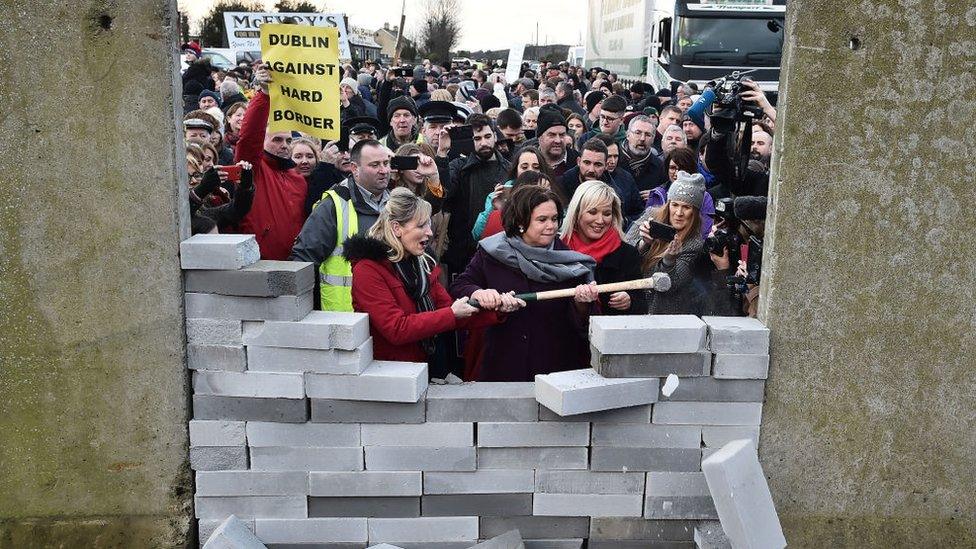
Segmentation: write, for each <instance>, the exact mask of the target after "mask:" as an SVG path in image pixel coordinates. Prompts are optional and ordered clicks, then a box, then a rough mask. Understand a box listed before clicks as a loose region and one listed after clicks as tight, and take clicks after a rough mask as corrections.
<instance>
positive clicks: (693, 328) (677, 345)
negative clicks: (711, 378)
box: [590, 315, 707, 355]
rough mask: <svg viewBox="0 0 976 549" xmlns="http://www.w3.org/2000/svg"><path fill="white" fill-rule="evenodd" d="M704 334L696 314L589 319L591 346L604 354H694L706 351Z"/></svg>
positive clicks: (703, 325) (702, 325)
mask: <svg viewBox="0 0 976 549" xmlns="http://www.w3.org/2000/svg"><path fill="white" fill-rule="evenodd" d="M706 333H707V331H706V327H705V323H704V322H702V321H701V319H699V318H698V317H697V316H695V315H621V316H594V317H591V318H590V344H591V345H592V346H593V347H594V348H595V349H596V350H598V351H600V353H602V354H605V355H639V354H648V353H697V352H699V351H704V350H705V339H706Z"/></svg>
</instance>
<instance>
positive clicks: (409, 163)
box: [390, 156, 420, 172]
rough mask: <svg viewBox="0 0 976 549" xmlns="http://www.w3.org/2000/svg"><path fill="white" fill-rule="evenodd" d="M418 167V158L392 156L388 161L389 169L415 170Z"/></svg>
mask: <svg viewBox="0 0 976 549" xmlns="http://www.w3.org/2000/svg"><path fill="white" fill-rule="evenodd" d="M419 166H420V157H417V156H394V157H393V158H392V159H390V168H392V169H394V170H399V171H401V172H402V171H406V170H416V169H417V168H418V167H419Z"/></svg>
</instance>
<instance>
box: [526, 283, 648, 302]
mask: <svg viewBox="0 0 976 549" xmlns="http://www.w3.org/2000/svg"><path fill="white" fill-rule="evenodd" d="M653 287H654V280H653V279H651V278H638V279H637V280H625V281H623V282H611V283H610V284H598V285H597V287H596V291H597V293H601V294H605V293H610V292H626V291H629V290H649V289H651V288H653ZM574 295H576V288H565V289H563V290H549V291H546V292H537V293H534V294H525V295H516V296H515V297H517V298H519V299H530V300H534V301H545V300H547V299H560V298H563V297H573V296H574ZM532 296H534V297H532Z"/></svg>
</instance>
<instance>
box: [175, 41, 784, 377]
mask: <svg viewBox="0 0 976 549" xmlns="http://www.w3.org/2000/svg"><path fill="white" fill-rule="evenodd" d="M184 54H185V55H186V56H187V60H188V61H189V66H188V68H187V70H186V71H185V73H184V75H183V91H184V96H183V101H184V112H185V115H184V120H183V128H184V134H185V140H186V162H187V172H188V176H189V182H190V193H189V197H190V202H191V211H192V214H193V217H192V230H193V232H194V233H200V232H233V233H248V234H254V235H255V236H256V238H257V240H258V243H259V245H260V248H261V254H262V258H263V259H272V260H292V261H308V262H312V263H314V264H315V266H316V269H317V273H318V276H317V288H316V307H317V308H320V309H323V310H334V311H353V310H355V311H362V312H366V313H369V316H370V327H371V333H372V336H373V349H374V356H375V357H376V358H377V359H381V360H406V361H426V362H428V363H429V365H430V368H429V371H430V375H431V376H432V377H445V376H446V375H447V374H448V373H452V372H453V373H455V374H457V375H460V376H462V377H464V378H465V379H473V380H491V381H527V380H532V379H533V377H534V375H535V374H539V373H549V372H552V371H558V370H570V369H576V368H583V367H586V366H587V365H588V364H589V352H590V351H589V343H588V341H587V325H588V319H589V317H590V316H592V315H616V314H630V315H639V314H697V315H704V314H714V315H753V316H754V315H755V312H756V306H757V300H758V282H759V275H760V272H761V263H760V262H761V251H762V239H763V231H764V224H765V215H766V200H767V199H766V195H767V190H768V179H769V176H768V172H769V160H770V153H771V149H772V143H771V142H772V134H773V132H774V130H775V121H776V111H775V108H774V107H773V106H772V105H771V104H770V102H769V101H768V100H767V98H766V96H765V94H764V93H763V92H762V91H761V90H760V89H759V87H758V86H757V85H756V84H755V83H753V82H751V81H748V80H742V81H741V82H738V83H736V86H735V87H734V88H732V89H733V92H732V93H731V94H730V93H729V92H728V90H729V87H728V86H726V85H725V83H724V82H718V83H709V84H708V85H706V86H702V87H700V88H699V87H696V86H694V85H692V84H685V83H678V82H675V83H673V84H672V86H671V87H670V88H668V89H663V90H655V89H653V88H652V87H650V86H649V85H647V84H643V83H633V84H630V85H625V84H624V83H622V82H620V81H619V80H618V79H617V77H616V75H614V74H612V73H609V72H608V71H604V70H602V69H599V68H590V69H584V68H582V67H573V66H570V65H569V64H567V63H558V64H552V63H544V64H542V66H541V67H540V68H539V69H538V70H537V71H533V70H530V69H529V67H528V66H527V65H523V67H522V68H521V71H520V77H519V78H518V79H517V80H516V81H515V82H506V81H505V77H504V73H503V71H502V70H501V69H493V70H491V69H489V70H484V69H479V68H474V67H467V66H459V65H457V64H455V63H451V64H450V66H438V65H436V64H433V63H431V62H430V61H428V60H424V61H423V62H422V63H417V64H416V65H415V66H404V67H384V66H381V65H380V64H379V63H374V62H367V63H365V64H364V65H363V66H361V67H359V66H355V65H352V64H349V65H346V66H345V67H344V74H343V77H342V79H341V82H340V97H341V106H340V112H341V116H340V118H341V125H340V126H341V132H340V137H339V139H337V140H333V141H328V142H322V141H321V140H319V139H316V138H312V137H310V136H308V135H304V134H301V133H299V132H269V131H267V121H268V114H269V109H270V99H269V95H268V93H269V92H268V90H269V86H270V85H273V82H274V73H273V72H272V71H270V70H269V67H268V66H267V65H265V64H262V63H260V62H257V63H255V64H253V65H244V64H242V65H241V66H239V67H237V68H234V69H232V70H230V71H221V70H218V69H216V68H214V67H211V66H210V65H209V64H208V63H207V62H206V61H205V60H202V59H198V58H197V57H199V52H198V51H196V50H195V49H194V48H193V47H192V45H187V47H186V49H185V50H184ZM732 99H734V101H732ZM743 105H745V106H746V107H745V108H743V107H742V106H743ZM743 110H745V111H748V112H747V113H746V115H743ZM654 273H667V274H668V275H669V277H670V279H671V287H670V289H669V290H667V291H665V292H659V291H654V290H651V291H644V290H635V291H622V292H608V293H599V292H598V291H597V288H596V285H597V284H605V283H610V282H620V281H627V280H635V279H640V278H646V277H650V276H651V275H653V274H654ZM565 288H573V289H574V295H573V297H572V298H571V299H553V300H547V301H534V302H528V303H527V302H526V301H525V300H523V299H521V298H520V297H519V295H520V294H525V293H531V292H540V291H545V290H552V289H565Z"/></svg>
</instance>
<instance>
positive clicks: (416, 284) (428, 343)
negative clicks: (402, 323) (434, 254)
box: [393, 255, 435, 356]
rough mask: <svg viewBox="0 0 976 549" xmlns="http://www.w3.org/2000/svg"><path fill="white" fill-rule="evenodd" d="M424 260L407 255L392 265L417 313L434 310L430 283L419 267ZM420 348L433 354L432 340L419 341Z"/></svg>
mask: <svg viewBox="0 0 976 549" xmlns="http://www.w3.org/2000/svg"><path fill="white" fill-rule="evenodd" d="M421 261H424V258H423V257H422V256H421V257H417V256H413V255H408V256H407V257H404V258H403V259H402V260H400V261H397V262H396V263H394V264H393V270H394V271H396V274H397V276H399V277H400V280H401V281H403V288H404V289H405V290H406V291H407V294H408V295H409V296H410V298H411V299H413V302H414V303H415V304H416V305H417V312H418V313H426V312H429V311H433V310H434V300H433V299H431V297H430V281H429V280H428V279H427V272H426V271H425V270H424V268H423V267H422V265H421ZM420 346H421V347H422V348H423V349H424V353H426V354H427V356H431V355H433V354H434V351H435V345H434V338H433V337H429V338H427V339H423V340H421V341H420Z"/></svg>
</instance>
